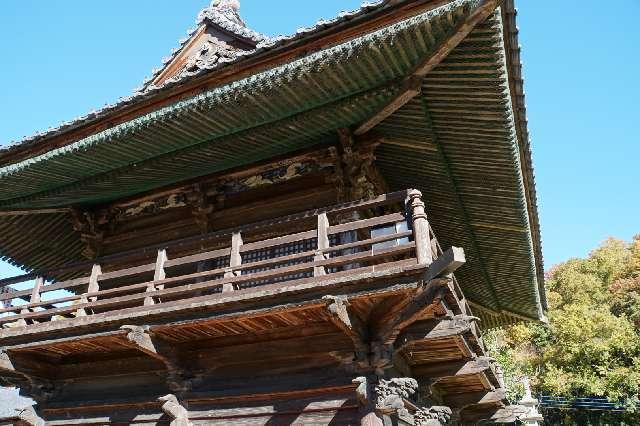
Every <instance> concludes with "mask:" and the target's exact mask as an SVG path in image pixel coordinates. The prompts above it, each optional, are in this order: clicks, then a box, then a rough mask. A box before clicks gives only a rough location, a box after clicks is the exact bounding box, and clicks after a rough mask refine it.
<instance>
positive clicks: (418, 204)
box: [407, 189, 433, 265]
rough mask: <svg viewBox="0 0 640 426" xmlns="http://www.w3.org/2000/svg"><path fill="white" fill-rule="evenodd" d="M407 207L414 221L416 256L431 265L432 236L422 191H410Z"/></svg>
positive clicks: (425, 263) (422, 262) (420, 262)
mask: <svg viewBox="0 0 640 426" xmlns="http://www.w3.org/2000/svg"><path fill="white" fill-rule="evenodd" d="M407 209H408V210H409V213H410V214H411V220H412V221H413V237H414V241H415V243H416V257H417V259H418V263H419V264H421V265H423V264H424V265H430V264H431V263H432V262H433V253H432V252H431V238H430V235H429V222H428V221H427V213H426V212H425V208H424V203H423V202H422V193H421V192H420V191H418V190H417V189H412V190H410V191H409V194H408V200H407Z"/></svg>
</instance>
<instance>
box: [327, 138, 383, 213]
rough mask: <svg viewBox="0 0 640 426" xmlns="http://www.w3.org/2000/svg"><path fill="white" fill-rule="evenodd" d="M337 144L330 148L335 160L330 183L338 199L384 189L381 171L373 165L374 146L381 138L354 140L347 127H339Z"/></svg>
mask: <svg viewBox="0 0 640 426" xmlns="http://www.w3.org/2000/svg"><path fill="white" fill-rule="evenodd" d="M337 132H338V139H339V141H340V146H339V147H332V148H330V152H331V155H332V156H333V159H334V163H335V174H334V176H333V183H335V185H336V188H337V190H338V201H341V202H345V201H352V200H360V199H369V198H373V197H375V196H377V195H378V194H383V193H385V192H387V190H386V188H387V186H386V184H385V182H384V179H383V178H382V175H381V174H380V172H379V171H378V169H377V168H376V166H375V160H376V157H375V153H374V152H375V149H376V147H377V146H378V145H379V144H380V142H381V139H375V138H374V139H369V140H365V141H359V142H356V141H355V140H354V138H353V135H352V134H351V132H350V130H348V129H338V130H337Z"/></svg>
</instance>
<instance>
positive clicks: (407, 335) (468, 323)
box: [396, 315, 477, 351]
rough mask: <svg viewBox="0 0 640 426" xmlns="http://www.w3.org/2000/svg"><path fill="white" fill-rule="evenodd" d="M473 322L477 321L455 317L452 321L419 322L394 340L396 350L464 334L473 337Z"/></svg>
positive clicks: (471, 318) (468, 317) (462, 316)
mask: <svg viewBox="0 0 640 426" xmlns="http://www.w3.org/2000/svg"><path fill="white" fill-rule="evenodd" d="M475 320H477V317H470V316H467V315H457V316H455V317H453V318H452V319H432V320H429V321H420V322H418V323H416V324H414V325H412V326H409V327H408V328H407V329H405V330H404V331H403V332H402V333H401V334H400V335H399V336H398V338H397V340H396V350H397V351H400V350H402V349H404V348H406V347H407V346H408V345H410V344H411V343H413V342H416V341H425V340H432V339H442V338H446V337H453V336H458V335H461V334H466V333H471V334H473V335H474V336H475V330H474V328H473V323H472V321H475Z"/></svg>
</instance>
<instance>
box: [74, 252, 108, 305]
mask: <svg viewBox="0 0 640 426" xmlns="http://www.w3.org/2000/svg"><path fill="white" fill-rule="evenodd" d="M100 274H102V268H101V267H100V265H99V264H97V263H96V264H94V265H93V267H92V268H91V276H89V285H88V286H87V294H90V293H97V292H99V291H100V284H99V283H98V280H99V277H100ZM97 300H98V297H97V296H91V297H87V296H86V295H82V296H81V297H80V304H81V305H84V304H85V303H89V302H95V301H97ZM85 316H87V311H86V309H84V308H78V310H77V311H76V317H85Z"/></svg>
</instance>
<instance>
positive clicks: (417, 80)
mask: <svg viewBox="0 0 640 426" xmlns="http://www.w3.org/2000/svg"><path fill="white" fill-rule="evenodd" d="M499 4H500V0H482V1H480V2H479V4H478V6H476V8H475V9H474V10H473V11H472V12H471V13H470V14H469V16H468V17H467V19H465V20H464V21H462V22H461V23H460V24H459V25H458V26H457V28H456V29H455V32H454V34H453V35H452V36H451V37H449V38H448V39H446V40H444V41H443V42H442V43H440V45H439V46H438V47H437V48H436V49H435V50H434V51H433V53H432V54H431V56H429V57H428V58H426V59H425V60H424V61H422V63H420V64H418V66H416V67H415V68H414V70H413V72H412V73H410V74H409V75H408V76H407V77H406V78H405V79H404V81H403V82H402V85H401V89H400V91H399V93H398V94H397V95H396V96H395V97H394V98H393V99H392V100H391V101H389V103H387V104H386V105H385V106H383V107H382V108H381V109H380V110H378V112H377V113H375V114H374V115H373V116H371V117H370V118H369V119H368V120H367V121H365V122H364V123H362V124H361V125H360V126H359V127H358V128H357V129H356V130H355V131H354V134H355V135H362V134H364V133H367V132H368V131H369V130H371V129H372V128H374V127H375V126H376V125H378V124H380V123H381V122H382V121H383V120H384V119H385V118H387V117H389V116H390V115H391V114H393V113H394V112H395V111H397V110H398V109H400V108H401V107H402V106H404V105H405V104H406V103H407V102H409V101H410V100H411V99H413V98H414V97H416V96H417V95H418V94H420V92H421V84H422V79H423V78H424V77H425V76H426V75H427V74H428V73H429V72H430V71H431V70H432V69H434V68H435V67H436V66H437V65H438V64H440V62H442V61H443V60H444V58H446V57H447V56H448V55H449V53H451V51H452V50H453V49H455V48H456V46H458V44H460V42H461V41H462V40H464V39H465V37H467V35H469V33H470V32H471V31H472V30H473V29H474V28H475V26H476V25H478V24H479V23H480V22H482V21H484V20H485V19H487V17H488V16H489V15H490V14H491V13H492V12H493V11H494V10H495V9H496V7H498V5H499Z"/></svg>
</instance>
